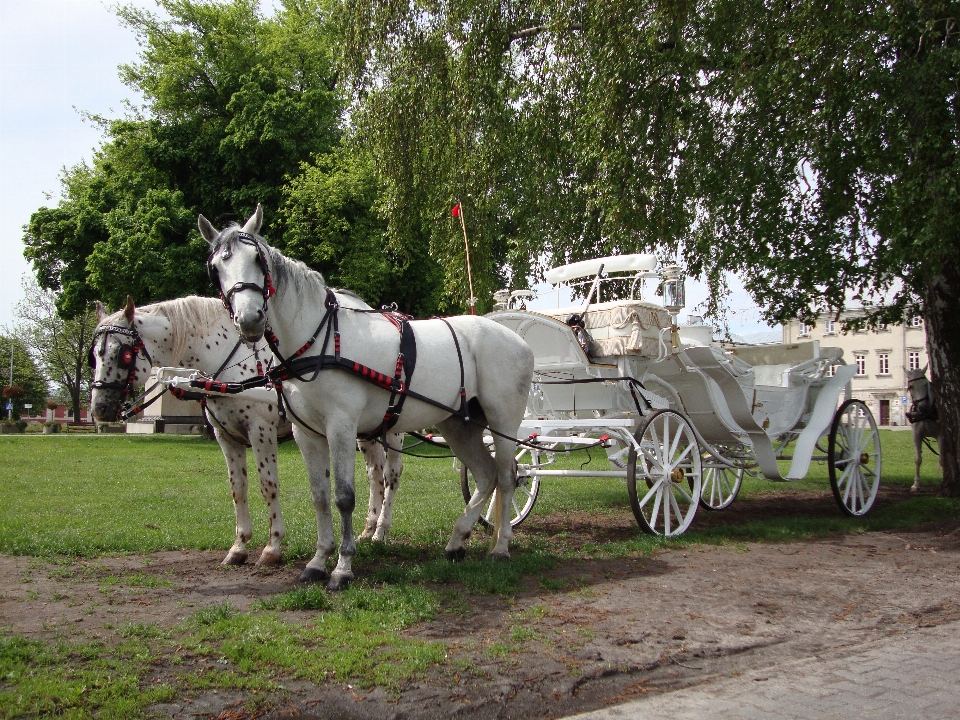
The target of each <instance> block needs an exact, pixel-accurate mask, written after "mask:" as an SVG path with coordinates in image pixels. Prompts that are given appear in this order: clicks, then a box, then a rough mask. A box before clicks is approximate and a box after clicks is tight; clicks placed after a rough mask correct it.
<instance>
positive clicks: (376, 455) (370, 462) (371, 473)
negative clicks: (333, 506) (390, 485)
mask: <svg viewBox="0 0 960 720" xmlns="http://www.w3.org/2000/svg"><path fill="white" fill-rule="evenodd" d="M359 445H360V452H361V453H363V460H364V462H365V463H366V466H367V480H369V481H370V502H369V503H368V504H367V522H366V524H365V525H364V526H363V532H362V533H360V537H358V538H357V539H358V540H369V539H370V538H371V537H373V536H374V533H375V532H376V530H377V523H378V521H379V520H380V513H381V511H382V510H383V496H384V477H383V471H384V466H385V465H386V464H387V459H386V453H385V452H384V450H383V446H382V445H380V443H378V442H377V441H376V440H361V441H360V443H359ZM375 539H377V540H382V539H383V538H375Z"/></svg>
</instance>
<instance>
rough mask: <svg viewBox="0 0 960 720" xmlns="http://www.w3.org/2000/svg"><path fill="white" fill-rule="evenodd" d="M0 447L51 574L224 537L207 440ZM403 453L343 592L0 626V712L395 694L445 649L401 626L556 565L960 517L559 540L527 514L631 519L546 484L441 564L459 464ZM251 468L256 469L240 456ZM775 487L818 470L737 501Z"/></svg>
mask: <svg viewBox="0 0 960 720" xmlns="http://www.w3.org/2000/svg"><path fill="white" fill-rule="evenodd" d="M882 442H883V451H884V463H883V482H884V484H885V485H901V486H909V485H910V484H911V483H912V480H913V450H912V444H911V438H910V434H909V433H907V432H889V431H884V432H883V439H882ZM0 458H2V465H0V467H2V468H3V471H2V472H3V475H2V478H0V480H2V482H0V552H3V553H8V554H15V555H32V556H38V557H41V558H43V559H44V560H47V561H52V562H54V563H56V564H57V565H62V566H63V570H62V572H63V574H64V579H65V580H69V578H70V577H71V566H70V565H69V561H68V558H71V557H78V556H80V557H87V558H96V557H99V556H102V555H106V554H116V553H149V552H153V551H158V550H177V549H193V550H207V549H216V550H222V551H225V550H226V549H227V548H228V547H229V546H230V544H231V542H232V539H233V532H234V529H233V526H234V518H233V507H232V504H231V502H230V494H229V487H228V484H227V482H226V477H225V475H226V472H225V469H224V463H223V458H222V455H221V454H220V450H219V448H218V446H217V445H216V444H215V443H212V442H206V441H203V440H201V439H199V438H193V437H164V436H149V437H143V436H139V437H128V436H118V435H107V436H81V435H50V436H36V437H34V436H22V435H21V436H2V437H0ZM586 462H588V457H587V454H586V453H584V452H579V453H575V454H573V455H571V456H569V457H564V458H561V459H560V460H559V461H558V464H557V466H559V467H567V468H577V467H580V466H581V465H582V464H584V463H586ZM279 463H280V478H281V504H282V508H283V512H284V519H285V521H286V523H287V538H286V539H285V541H284V547H285V557H286V558H287V560H288V561H294V560H298V561H302V560H304V559H306V558H309V557H311V556H312V555H313V550H314V547H313V546H314V542H315V537H316V524H315V519H314V515H313V505H312V501H311V499H310V492H309V487H308V484H307V478H306V472H305V470H304V467H303V462H302V460H301V458H300V455H299V453H298V452H297V449H296V447H295V446H294V445H293V444H286V445H283V446H282V447H281V450H280V455H279ZM405 466H406V467H405V471H404V474H403V478H402V482H401V488H400V491H399V495H398V502H397V505H396V508H395V512H394V524H393V528H392V530H391V535H390V537H391V540H390V542H389V543H387V544H385V545H383V544H378V545H373V544H369V543H365V544H361V545H359V546H358V555H357V558H356V560H355V569H356V570H357V571H358V577H359V578H360V579H359V580H358V581H357V582H356V583H355V584H354V585H352V586H351V587H350V589H348V590H347V591H346V592H343V593H337V594H331V593H328V592H327V591H326V590H324V589H323V588H322V587H319V586H310V587H302V588H297V589H295V590H293V591H291V592H288V593H284V594H281V595H278V596H274V597H265V598H261V600H260V601H259V602H258V603H257V604H256V605H255V606H254V607H253V608H252V609H251V610H249V611H245V612H241V611H239V610H237V608H235V607H233V606H231V605H229V604H220V605H211V606H207V607H203V608H199V609H197V610H196V611H195V612H194V613H193V614H192V615H190V616H189V617H188V618H186V619H185V620H184V621H183V622H182V623H180V624H179V625H177V626H176V627H173V628H169V627H164V628H161V627H159V626H156V625H152V624H125V625H121V626H119V627H115V628H113V629H112V636H110V637H107V638H105V639H103V640H102V641H101V640H98V641H96V642H89V641H82V642H80V641H78V642H68V641H65V640H61V641H55V642H41V641H35V640H30V639H26V638H22V637H18V636H11V635H10V634H9V633H7V632H4V631H2V630H0V720H3V719H5V718H17V717H33V716H39V717H48V716H64V717H73V718H88V717H98V718H127V717H140V716H142V715H143V713H144V710H145V708H147V707H149V706H150V705H151V704H154V703H158V702H164V701H168V700H170V699H172V698H175V697H182V696H183V695H184V694H187V695H189V694H191V693H198V692H201V691H204V690H207V689H217V688H223V689H232V690H237V691H241V692H244V693H247V694H248V697H249V698H250V702H252V703H254V704H256V703H258V702H263V701H264V700H263V698H264V697H269V696H271V695H272V696H274V697H279V696H280V695H282V692H283V691H282V682H283V680H284V678H301V679H305V680H310V681H314V682H318V683H319V682H323V681H325V680H329V679H333V680H337V681H340V682H344V683H346V682H349V683H351V684H353V685H355V686H356V687H358V688H370V687H373V686H379V687H382V688H385V689H386V690H387V691H388V692H397V691H398V688H400V687H401V686H402V683H403V682H404V681H405V680H407V679H409V678H411V677H415V676H417V675H418V674H420V673H423V672H424V671H425V670H426V669H427V668H429V667H431V666H433V665H436V664H442V663H444V662H446V659H445V650H446V649H445V646H444V645H443V644H441V643H431V642H425V641H422V640H418V639H415V638H413V637H411V636H410V635H409V634H408V633H405V631H406V630H408V629H410V628H412V627H415V626H416V625H417V624H418V623H422V622H424V621H426V620H429V619H430V618H433V617H435V616H436V615H437V614H438V613H449V614H454V615H457V614H464V613H467V612H469V607H470V604H469V601H468V600H467V599H466V598H467V597H468V596H469V594H489V593H497V594H501V595H507V596H509V595H512V594H516V593H519V592H521V591H522V590H523V589H524V588H525V587H527V586H530V587H535V588H536V589H537V590H536V591H537V592H541V593H542V592H583V593H588V592H590V589H589V588H580V587H578V586H575V585H571V584H570V583H569V581H568V580H566V579H565V578H562V577H556V576H554V575H552V574H551V571H552V570H554V569H555V568H556V567H557V566H558V565H559V563H560V562H562V561H565V560H570V559H580V560H586V561H589V559H590V558H593V557H608V558H609V557H635V556H637V555H646V554H649V553H651V552H654V551H655V550H657V549H659V548H664V547H678V546H684V545H690V544H696V543H717V544H722V543H728V544H740V543H747V542H784V541H790V540H794V539H797V538H805V537H816V536H823V535H826V534H830V533H837V532H866V531H873V530H883V529H891V528H897V527H904V526H911V525H918V524H922V523H925V522H933V521H944V520H956V519H958V518H960V502H958V501H955V500H946V499H943V498H937V497H932V496H925V497H919V498H910V499H906V500H903V501H897V502H892V501H888V502H883V503H879V504H878V507H877V508H876V509H875V510H874V512H872V513H871V514H870V515H868V516H867V517H865V518H859V519H851V518H846V517H844V516H842V515H841V514H840V513H839V511H838V512H837V513H836V515H835V516H831V517H826V516H820V517H806V516H804V515H803V514H802V513H801V512H799V511H798V512H797V513H796V514H795V515H790V516H788V517H784V516H782V515H781V516H779V517H776V518H770V519H762V518H761V519H758V520H754V521H750V522H739V523H737V522H731V523H726V524H724V523H715V524H711V525H710V526H709V527H703V528H701V529H698V527H697V520H700V516H698V518H697V520H695V521H694V525H693V527H692V528H691V530H690V531H689V532H688V533H687V534H686V535H684V536H683V537H681V538H677V539H674V540H662V539H657V538H651V537H649V536H646V535H643V534H642V533H641V532H640V531H639V529H637V530H636V532H635V534H633V535H632V536H629V537H623V534H622V533H621V536H620V539H617V540H615V541H609V542H606V541H605V542H600V541H597V542H589V541H588V542H587V543H586V544H585V545H583V544H582V543H581V544H580V545H576V544H574V543H573V542H572V541H571V542H567V534H566V533H565V532H564V531H563V530H562V529H561V530H559V531H553V534H552V535H551V536H550V537H546V536H545V533H544V532H543V531H542V529H538V528H537V527H536V522H535V518H537V517H546V516H550V517H555V518H561V520H562V518H563V516H564V513H566V512H569V511H573V510H576V511H579V512H586V513H589V514H590V515H591V516H592V517H595V518H597V519H598V520H599V519H601V518H603V517H605V516H618V517H626V518H629V519H630V522H632V515H631V511H630V506H629V501H628V498H627V492H626V486H625V482H623V481H620V480H616V479H613V480H611V479H595V478H547V479H545V480H544V482H543V485H542V487H541V492H540V498H539V500H538V502H537V505H536V507H535V508H534V510H533V515H532V518H534V521H533V522H532V523H531V525H530V526H526V528H525V529H524V528H521V529H520V530H519V531H518V533H517V536H516V538H515V542H514V545H513V558H512V560H511V561H510V562H509V563H497V562H491V561H489V560H487V559H485V558H484V550H485V549H486V543H487V538H486V536H485V535H484V534H483V533H475V536H474V539H473V540H472V542H471V547H470V552H469V555H468V559H467V560H466V561H464V562H461V563H450V562H447V561H446V560H445V559H444V557H443V548H444V545H445V544H446V541H447V539H448V536H449V532H450V529H451V528H452V526H453V523H454V521H455V520H456V518H457V517H458V516H459V514H460V513H461V511H462V509H463V498H462V496H461V494H460V482H459V474H458V473H457V472H456V471H455V470H454V469H453V467H452V462H451V460H449V459H417V458H407V459H406V460H405ZM588 467H590V468H591V469H607V467H608V465H607V462H606V459H605V457H604V455H603V453H602V452H600V451H597V450H594V451H593V453H592V455H591V456H590V458H589V464H588ZM250 473H251V476H252V477H255V473H254V468H253V467H252V466H251V468H250ZM923 477H924V483H925V485H927V486H928V487H930V486H935V485H937V484H939V477H940V474H939V468H938V467H937V465H936V462H935V458H933V457H932V456H927V459H926V462H925V463H924V466H923ZM356 485H357V509H358V510H357V512H356V513H355V525H359V524H362V521H363V517H364V509H365V507H366V502H367V487H366V477H365V474H364V471H363V467H362V462H361V460H360V458H359V456H358V462H357V476H356ZM772 491H775V492H783V491H787V492H793V493H796V494H797V496H798V497H801V496H804V495H807V494H810V493H816V494H818V495H821V496H824V497H829V495H830V489H829V483H828V480H827V470H826V467H825V465H823V464H814V465H813V466H812V468H811V472H810V474H809V476H808V477H807V478H805V479H804V480H802V481H799V482H796V483H790V484H784V483H772V482H768V481H765V480H756V479H747V480H746V481H745V483H744V488H743V490H742V493H741V500H742V501H744V502H750V500H751V499H757V498H760V497H762V495H763V494H764V493H767V492H772ZM250 494H251V498H250V507H251V515H252V516H253V518H254V538H253V541H252V542H251V547H252V548H255V547H256V546H257V545H258V544H262V543H264V542H265V541H266V533H267V524H266V517H265V514H266V513H265V506H264V504H263V502H262V499H261V498H260V497H259V487H258V486H257V485H256V484H254V486H253V487H252V488H251V493H250ZM588 522H589V521H588ZM582 525H583V523H581V527H580V528H579V529H578V530H579V532H580V534H581V536H582V535H583V533H584V528H583V527H582ZM561 528H562V524H561ZM586 532H587V534H588V535H589V527H588V528H587V531H586ZM54 572H60V569H59V568H58V569H57V570H55V571H54ZM97 582H98V583H99V584H100V587H101V590H102V591H103V592H105V593H113V592H115V591H116V590H117V589H118V588H120V587H129V588H151V587H157V586H159V585H167V584H169V582H170V581H167V580H159V579H157V578H155V577H152V576H150V575H148V574H146V573H133V574H126V575H116V574H103V575H102V576H100V577H99V578H98V580H97ZM516 619H517V620H518V622H515V623H514V624H512V625H511V626H510V628H509V630H508V632H507V633H506V634H505V635H504V636H503V637H502V638H501V641H500V642H497V643H495V644H493V645H492V646H491V647H490V648H489V651H488V653H489V655H490V657H491V658H493V659H495V660H498V661H504V662H514V661H515V660H516V653H518V652H519V651H520V649H521V648H522V647H523V645H524V643H526V642H528V641H529V640H530V639H531V636H530V633H532V632H534V631H533V630H532V629H530V628H529V626H528V624H526V623H523V622H519V620H522V618H519V617H518V618H516ZM184 658H186V659H184ZM158 664H160V665H165V666H166V667H167V674H165V675H163V676H162V677H157V676H155V675H154V673H155V668H156V666H157V665H158ZM278 694H279V695H278Z"/></svg>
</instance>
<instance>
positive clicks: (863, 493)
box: [827, 400, 881, 517]
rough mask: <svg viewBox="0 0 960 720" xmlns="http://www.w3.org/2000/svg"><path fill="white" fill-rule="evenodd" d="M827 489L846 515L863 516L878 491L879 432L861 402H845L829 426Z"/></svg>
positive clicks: (868, 410) (868, 510)
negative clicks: (830, 490)
mask: <svg viewBox="0 0 960 720" xmlns="http://www.w3.org/2000/svg"><path fill="white" fill-rule="evenodd" d="M827 465H828V466H829V468H830V487H831V489H832V490H833V497H834V498H836V500H837V504H838V505H839V506H840V509H841V510H843V512H845V513H846V514H847V515H852V516H853V517H859V516H861V515H866V514H867V513H868V512H870V508H871V507H873V502H874V500H876V499H877V490H878V489H879V488H880V465H881V456H880V433H879V432H878V431H877V423H876V422H875V421H874V419H873V413H871V412H870V409H869V408H868V407H867V406H866V404H864V403H863V401H861V400H847V401H846V402H845V403H843V404H842V405H841V406H840V409H839V410H837V413H836V415H834V417H833V424H832V425H831V426H830V437H829V444H828V446H827Z"/></svg>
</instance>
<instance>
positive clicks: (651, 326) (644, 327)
mask: <svg viewBox="0 0 960 720" xmlns="http://www.w3.org/2000/svg"><path fill="white" fill-rule="evenodd" d="M581 307H582V306H574V307H565V308H557V309H555V310H554V309H550V310H537V311H536V312H537V313H539V314H540V315H546V316H547V317H549V318H552V319H554V320H559V321H560V322H566V319H567V318H568V317H570V315H572V314H574V313H578V314H579V312H580V309H581ZM584 325H585V327H586V330H587V332H588V333H589V335H590V338H591V340H592V341H593V347H594V351H593V352H592V355H593V356H594V357H598V358H600V357H617V356H621V355H642V356H646V357H656V356H657V353H658V350H659V345H658V341H659V336H660V330H662V329H663V328H668V327H670V315H669V314H668V313H667V311H666V310H664V309H663V308H662V307H661V306H660V305H654V304H653V303H648V302H644V301H642V300H613V301H611V302H602V303H595V304H593V305H591V306H590V307H589V308H588V309H587V314H586V317H585V318H584Z"/></svg>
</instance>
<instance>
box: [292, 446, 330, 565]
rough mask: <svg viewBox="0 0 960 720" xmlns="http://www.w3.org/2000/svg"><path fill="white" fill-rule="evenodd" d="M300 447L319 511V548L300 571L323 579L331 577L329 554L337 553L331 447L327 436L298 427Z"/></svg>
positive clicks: (315, 504)
mask: <svg viewBox="0 0 960 720" xmlns="http://www.w3.org/2000/svg"><path fill="white" fill-rule="evenodd" d="M293 433H294V436H295V437H296V440H297V447H299V448H300V454H301V455H303V462H304V463H305V464H306V466H307V474H308V475H309V477H310V492H311V493H312V495H313V507H314V510H315V511H316V513H317V552H316V554H315V555H314V556H313V558H312V559H311V560H310V562H308V563H307V566H306V567H305V568H304V569H303V572H302V573H300V578H299V579H300V582H321V581H323V580H326V579H327V578H328V577H329V574H328V573H327V558H329V557H330V556H331V555H333V551H334V548H335V544H334V541H333V516H332V515H331V514H330V465H329V463H330V451H329V448H328V446H327V441H326V439H325V438H322V437H318V436H316V435H314V434H313V433H311V432H310V431H308V430H301V429H300V428H297V427H295V428H294V431H293Z"/></svg>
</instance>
